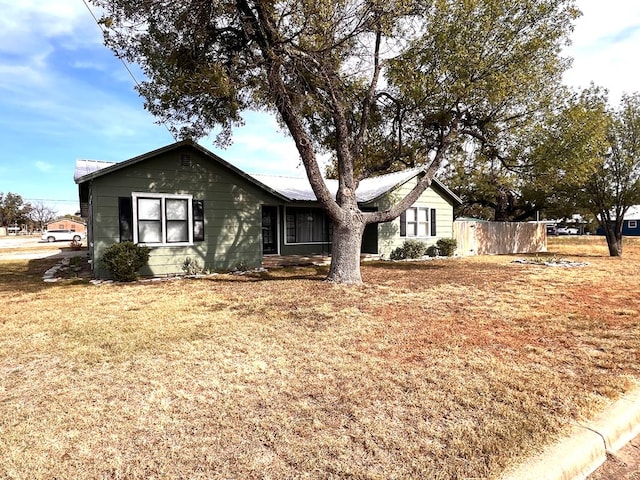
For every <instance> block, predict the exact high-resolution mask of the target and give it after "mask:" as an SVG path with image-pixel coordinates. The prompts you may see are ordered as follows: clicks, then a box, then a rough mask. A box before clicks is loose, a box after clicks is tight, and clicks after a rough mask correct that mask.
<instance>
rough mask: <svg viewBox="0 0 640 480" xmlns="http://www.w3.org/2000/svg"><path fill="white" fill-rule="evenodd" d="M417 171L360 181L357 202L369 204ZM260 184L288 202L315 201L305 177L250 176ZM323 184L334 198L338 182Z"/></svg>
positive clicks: (331, 181)
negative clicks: (288, 200)
mask: <svg viewBox="0 0 640 480" xmlns="http://www.w3.org/2000/svg"><path fill="white" fill-rule="evenodd" d="M418 172H419V169H411V170H403V171H401V172H396V173H389V174H387V175H380V176H379V177H372V178H365V179H364V180H361V181H360V184H359V185H358V189H357V190H356V198H357V200H358V202H370V201H371V200H374V199H376V198H378V197H379V196H380V195H383V194H384V193H386V192H388V191H390V190H392V189H393V188H395V187H397V186H398V185H401V184H403V183H405V182H406V181H408V180H410V179H412V178H413V177H415V176H416V175H417V174H418ZM250 175H251V176H252V177H253V178H255V179H256V180H258V181H259V182H260V183H263V184H265V185H267V186H268V187H269V188H271V189H273V190H275V191H276V192H278V193H279V194H280V195H282V196H284V197H286V198H288V199H290V200H302V201H315V200H316V196H315V194H314V193H313V190H312V189H311V184H310V183H309V180H308V179H307V178H306V177H284V176H278V175H263V174H250ZM325 183H326V185H327V188H328V189H329V192H331V195H332V196H334V197H335V195H336V193H337V191H338V181H337V180H331V179H325Z"/></svg>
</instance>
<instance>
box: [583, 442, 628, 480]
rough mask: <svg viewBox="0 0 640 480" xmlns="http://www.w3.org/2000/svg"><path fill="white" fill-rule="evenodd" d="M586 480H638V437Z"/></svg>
mask: <svg viewBox="0 0 640 480" xmlns="http://www.w3.org/2000/svg"><path fill="white" fill-rule="evenodd" d="M588 480H640V435H638V436H637V437H636V438H634V439H633V440H631V442H629V443H628V444H627V445H626V446H624V447H623V448H622V449H620V451H618V452H617V453H616V454H615V455H613V456H610V457H609V459H608V460H607V461H606V462H604V464H603V465H602V466H601V467H600V468H598V469H597V470H596V471H595V472H593V473H592V474H591V475H589V477H588Z"/></svg>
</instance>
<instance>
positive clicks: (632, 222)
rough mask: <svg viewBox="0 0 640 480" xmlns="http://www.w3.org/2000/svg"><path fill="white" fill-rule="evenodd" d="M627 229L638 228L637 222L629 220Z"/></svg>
mask: <svg viewBox="0 0 640 480" xmlns="http://www.w3.org/2000/svg"><path fill="white" fill-rule="evenodd" d="M627 226H628V227H629V228H638V221H637V220H629V224H628V225H627Z"/></svg>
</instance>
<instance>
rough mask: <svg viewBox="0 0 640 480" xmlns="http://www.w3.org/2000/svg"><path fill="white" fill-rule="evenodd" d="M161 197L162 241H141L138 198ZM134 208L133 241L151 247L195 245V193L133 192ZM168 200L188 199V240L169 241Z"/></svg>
mask: <svg viewBox="0 0 640 480" xmlns="http://www.w3.org/2000/svg"><path fill="white" fill-rule="evenodd" d="M144 198H148V199H159V200H160V232H161V233H160V236H161V239H162V240H161V241H160V242H140V241H139V238H138V199H144ZM131 199H132V202H131V203H132V204H133V205H132V210H133V225H132V230H133V243H135V244H139V245H145V246H149V247H189V246H193V245H194V243H193V195H188V194H170V193H147V192H133V193H132V194H131ZM167 200H186V201H187V220H186V222H187V230H188V234H189V239H188V240H187V241H186V242H167V211H166V201H167Z"/></svg>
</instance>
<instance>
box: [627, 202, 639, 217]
mask: <svg viewBox="0 0 640 480" xmlns="http://www.w3.org/2000/svg"><path fill="white" fill-rule="evenodd" d="M624 219H625V220H640V205H634V206H632V207H629V210H627V214H626V215H625V216H624Z"/></svg>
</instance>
